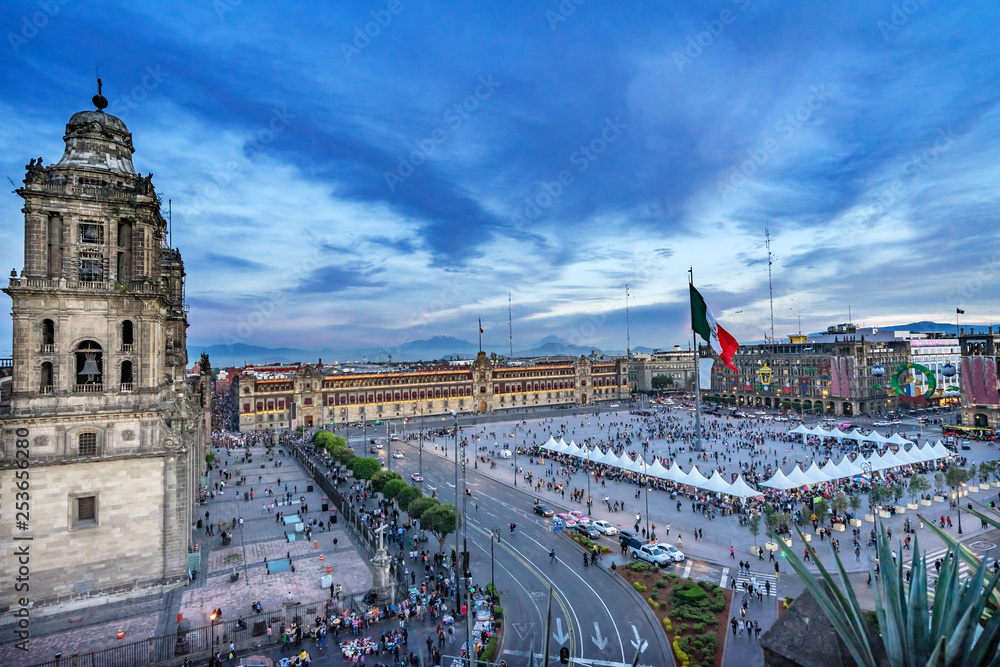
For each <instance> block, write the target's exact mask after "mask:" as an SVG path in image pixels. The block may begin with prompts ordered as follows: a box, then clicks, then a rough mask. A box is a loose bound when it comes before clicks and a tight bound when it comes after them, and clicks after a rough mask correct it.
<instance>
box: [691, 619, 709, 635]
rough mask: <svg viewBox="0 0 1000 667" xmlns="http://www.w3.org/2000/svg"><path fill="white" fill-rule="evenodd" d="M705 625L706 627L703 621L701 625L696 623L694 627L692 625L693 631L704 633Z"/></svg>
mask: <svg viewBox="0 0 1000 667" xmlns="http://www.w3.org/2000/svg"><path fill="white" fill-rule="evenodd" d="M705 625H706V624H705V622H704V621H702V622H700V623H695V624H694V625H692V626H691V629H692V630H694V631H695V632H702V631H704V629H705Z"/></svg>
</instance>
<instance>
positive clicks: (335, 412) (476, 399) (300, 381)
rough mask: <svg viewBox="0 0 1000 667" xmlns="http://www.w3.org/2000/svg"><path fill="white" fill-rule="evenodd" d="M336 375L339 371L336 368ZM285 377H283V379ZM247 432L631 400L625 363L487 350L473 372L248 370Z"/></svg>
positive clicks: (243, 423) (240, 389)
mask: <svg viewBox="0 0 1000 667" xmlns="http://www.w3.org/2000/svg"><path fill="white" fill-rule="evenodd" d="M334 370H336V369H334ZM276 376H278V377H276ZM231 392H232V394H233V400H234V402H235V404H237V405H238V406H239V420H240V431H243V432H247V431H260V430H267V429H274V428H294V427H295V426H306V427H309V426H317V425H320V424H343V423H349V422H360V421H365V420H377V419H401V418H409V417H418V416H432V415H445V414H449V413H450V412H451V411H452V410H454V411H455V412H458V413H477V414H484V413H490V412H493V411H495V410H504V409H509V408H535V407H551V406H560V405H578V404H579V405H586V404H588V403H593V402H598V401H608V400H619V399H623V398H627V397H628V396H629V387H628V364H627V363H626V362H625V361H624V360H616V361H614V362H607V363H602V362H592V361H591V360H590V359H588V358H586V357H580V358H579V359H576V360H575V361H568V362H554V363H540V364H537V365H534V366H495V365H494V364H493V362H492V361H491V360H490V359H489V357H487V356H486V353H485V352H480V353H479V355H478V356H477V357H476V360H475V362H473V363H472V364H471V365H468V366H465V365H463V366H441V367H436V368H430V369H419V370H400V371H391V372H376V373H356V374H351V373H337V372H331V371H330V369H327V368H326V367H322V366H312V365H303V366H296V367H293V368H288V369H285V372H280V371H276V370H275V369H273V368H272V367H268V368H266V369H261V370H260V371H256V370H255V369H253V368H251V367H247V368H245V369H243V371H242V372H241V373H239V374H238V375H236V377H235V378H234V380H233V382H232V386H231Z"/></svg>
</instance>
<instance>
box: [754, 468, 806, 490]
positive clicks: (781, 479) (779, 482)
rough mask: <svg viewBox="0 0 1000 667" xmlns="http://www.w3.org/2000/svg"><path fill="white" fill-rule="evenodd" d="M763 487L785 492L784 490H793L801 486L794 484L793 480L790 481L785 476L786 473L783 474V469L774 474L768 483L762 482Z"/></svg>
mask: <svg viewBox="0 0 1000 667" xmlns="http://www.w3.org/2000/svg"><path fill="white" fill-rule="evenodd" d="M761 486H767V487H770V488H772V489H782V490H784V489H791V488H793V487H796V486H799V485H798V484H796V483H795V482H792V481H791V480H789V479H788V478H787V477H786V476H785V473H783V472H781V469H780V468H779V469H778V471H777V472H776V473H774V474H773V475H771V478H770V479H768V480H767V481H766V482H762V483H761Z"/></svg>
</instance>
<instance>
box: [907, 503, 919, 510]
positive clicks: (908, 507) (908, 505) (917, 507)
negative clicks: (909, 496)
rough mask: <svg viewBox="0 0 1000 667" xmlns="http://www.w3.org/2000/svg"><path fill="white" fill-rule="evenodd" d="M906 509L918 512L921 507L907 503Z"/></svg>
mask: <svg viewBox="0 0 1000 667" xmlns="http://www.w3.org/2000/svg"><path fill="white" fill-rule="evenodd" d="M906 509H908V510H918V509H920V505H918V504H917V503H906Z"/></svg>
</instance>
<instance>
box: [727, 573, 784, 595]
mask: <svg viewBox="0 0 1000 667" xmlns="http://www.w3.org/2000/svg"><path fill="white" fill-rule="evenodd" d="M731 579H736V590H737V591H742V590H743V584H748V585H749V584H755V585H756V586H759V587H760V589H761V591H763V592H764V593H765V594H766V595H772V596H777V595H778V578H777V577H776V576H774V575H773V574H766V573H763V572H754V571H753V569H752V568H751V570H750V574H747V571H746V570H740V569H739V568H737V569H736V570H734V571H732V572H730V568H728V567H724V568H722V577H721V579H720V580H719V585H720V586H722V587H723V588H729V587H730V584H731V583H732V581H731ZM768 583H770V584H771V590H770V593H768V592H767V590H768V589H767V584H768Z"/></svg>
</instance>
